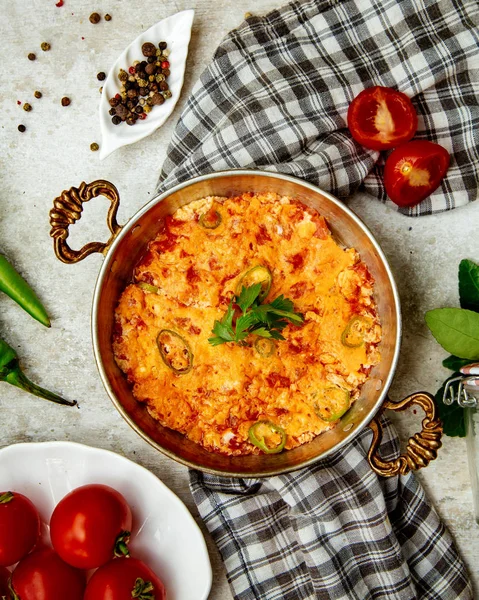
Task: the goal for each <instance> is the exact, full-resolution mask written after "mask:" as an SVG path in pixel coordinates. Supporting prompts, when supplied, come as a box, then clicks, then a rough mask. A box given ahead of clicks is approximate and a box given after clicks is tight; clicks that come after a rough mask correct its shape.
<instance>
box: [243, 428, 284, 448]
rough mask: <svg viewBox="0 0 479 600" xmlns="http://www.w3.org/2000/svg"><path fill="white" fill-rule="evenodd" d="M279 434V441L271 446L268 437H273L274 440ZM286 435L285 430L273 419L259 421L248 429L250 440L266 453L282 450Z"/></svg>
mask: <svg viewBox="0 0 479 600" xmlns="http://www.w3.org/2000/svg"><path fill="white" fill-rule="evenodd" d="M278 436H279V442H278V443H277V444H276V445H273V446H269V445H268V444H267V439H270V440H271V438H273V440H271V441H273V442H274V441H275V440H276V439H277V438H278ZM286 437H287V436H286V432H285V430H284V429H283V428H282V427H280V426H279V425H276V424H275V423H273V422H272V421H258V422H257V423H255V424H254V425H252V426H251V427H250V428H249V431H248V438H249V441H250V442H251V443H252V444H254V445H255V446H256V447H257V448H259V449H260V450H262V451H263V452H264V453H265V454H278V452H281V450H283V448H284V446H285V444H286Z"/></svg>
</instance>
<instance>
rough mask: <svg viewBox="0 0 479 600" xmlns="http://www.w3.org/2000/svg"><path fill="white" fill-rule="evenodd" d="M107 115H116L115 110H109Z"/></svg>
mask: <svg viewBox="0 0 479 600" xmlns="http://www.w3.org/2000/svg"><path fill="white" fill-rule="evenodd" d="M108 114H110V115H111V116H113V115H116V109H115V108H110V110H109V111H108Z"/></svg>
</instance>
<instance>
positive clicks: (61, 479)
mask: <svg viewBox="0 0 479 600" xmlns="http://www.w3.org/2000/svg"><path fill="white" fill-rule="evenodd" d="M87 483H103V484H105V485H109V486H111V487H113V488H114V489H116V490H118V491H119V492H120V493H121V494H123V496H124V497H125V498H126V500H127V502H128V503H129V505H130V507H131V510H132V512H133V531H132V541H131V544H130V550H131V552H132V555H133V556H135V557H137V558H140V559H142V560H144V561H145V562H147V564H148V565H149V566H150V567H151V568H152V569H153V571H155V572H156V573H157V574H158V575H159V576H160V577H161V579H162V580H163V582H164V584H165V587H166V590H167V600H206V599H207V598H208V594H209V592H210V589H211V579H212V573H211V565H210V561H209V557H208V551H207V549H206V544H205V540H204V538H203V535H202V533H201V531H200V529H199V528H198V526H197V525H196V523H195V521H194V519H193V517H192V516H191V514H190V513H189V511H188V509H187V508H186V506H185V505H184V504H183V502H181V500H180V499H179V498H178V497H177V496H175V494H173V492H172V491H171V490H169V489H168V488H167V487H166V486H165V485H164V484H163V483H162V482H161V481H160V480H159V479H158V478H157V477H156V476H155V475H153V473H150V471H148V470H147V469H145V468H143V467H140V466H139V465H137V464H135V463H134V462H132V461H130V460H128V459H127V458H125V457H123V456H120V455H118V454H115V453H113V452H109V451H107V450H101V449H99V448H90V447H89V446H83V445H81V444H74V443H72V442H44V443H38V444H15V445H13V446H7V447H6V448H3V449H1V450H0V491H7V490H11V491H16V492H20V493H22V494H25V496H27V497H28V498H30V500H31V501H32V502H33V503H34V504H35V506H36V507H37V508H38V510H39V512H40V516H41V519H42V522H43V524H44V530H45V531H44V533H46V534H47V533H48V531H47V529H48V525H47V524H48V523H49V521H50V516H51V514H52V512H53V509H54V507H55V505H56V504H57V503H58V502H59V501H60V500H61V499H62V498H63V497H64V496H65V495H66V494H67V493H68V492H70V491H71V490H73V489H74V488H76V487H78V486H81V485H85V484H87Z"/></svg>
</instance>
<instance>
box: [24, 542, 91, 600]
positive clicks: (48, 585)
mask: <svg viewBox="0 0 479 600" xmlns="http://www.w3.org/2000/svg"><path fill="white" fill-rule="evenodd" d="M12 588H13V590H14V592H15V594H16V595H17V596H18V597H19V598H20V599H21V600H40V599H41V600H67V599H68V600H82V599H83V593H84V591H85V574H84V573H83V572H82V571H79V570H78V569H74V568H73V567H70V565H67V564H66V563H64V562H63V561H62V559H61V558H60V557H59V556H58V554H57V553H56V552H55V551H54V550H51V549H50V548H45V549H43V550H36V551H35V552H32V553H31V554H29V555H28V556H26V557H25V558H24V559H23V560H22V561H21V562H19V563H18V565H17V567H16V569H15V570H14V571H13V575H12Z"/></svg>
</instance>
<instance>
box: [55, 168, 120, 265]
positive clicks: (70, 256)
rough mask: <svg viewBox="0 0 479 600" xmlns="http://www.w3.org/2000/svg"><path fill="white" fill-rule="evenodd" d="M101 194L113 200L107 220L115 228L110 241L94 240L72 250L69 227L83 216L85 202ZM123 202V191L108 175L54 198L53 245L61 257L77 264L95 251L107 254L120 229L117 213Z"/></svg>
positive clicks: (63, 260) (69, 262)
mask: <svg viewBox="0 0 479 600" xmlns="http://www.w3.org/2000/svg"><path fill="white" fill-rule="evenodd" d="M97 196H104V197H105V198H107V200H109V201H110V207H109V209H108V215H107V224H108V228H109V230H110V231H111V236H110V239H109V240H108V241H107V242H106V243H102V242H90V243H88V244H86V245H85V246H83V248H80V250H72V249H71V248H70V246H69V245H68V243H67V241H66V240H67V238H68V235H69V231H68V227H69V226H70V225H73V224H74V223H75V222H76V221H79V220H80V219H81V213H82V210H83V203H84V202H88V200H91V199H92V198H96V197H97ZM119 205H120V195H119V193H118V190H117V189H116V187H115V186H114V185H113V184H112V183H110V182H109V181H106V180H105V179H97V180H96V181H92V182H91V183H85V182H84V181H83V182H82V183H81V184H80V187H78V188H76V187H72V188H70V189H69V190H64V191H63V192H62V193H61V195H60V196H58V197H57V198H55V200H54V201H53V208H52V210H51V211H50V225H51V227H52V228H51V230H50V236H51V237H52V238H53V248H54V250H55V254H56V256H57V258H59V259H60V260H61V261H62V262H64V263H67V264H73V263H76V262H79V261H80V260H83V259H84V258H85V257H86V256H88V255H89V254H93V252H101V253H102V254H106V253H107V251H108V250H109V248H110V246H111V244H112V243H113V240H114V239H115V238H116V236H117V235H118V234H119V233H120V231H121V229H122V226H121V225H118V223H117V221H116V215H117V212H118V207H119Z"/></svg>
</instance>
